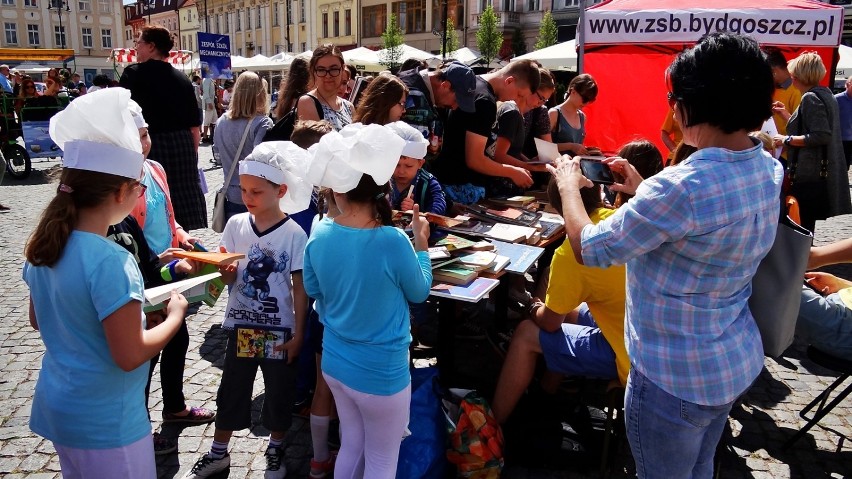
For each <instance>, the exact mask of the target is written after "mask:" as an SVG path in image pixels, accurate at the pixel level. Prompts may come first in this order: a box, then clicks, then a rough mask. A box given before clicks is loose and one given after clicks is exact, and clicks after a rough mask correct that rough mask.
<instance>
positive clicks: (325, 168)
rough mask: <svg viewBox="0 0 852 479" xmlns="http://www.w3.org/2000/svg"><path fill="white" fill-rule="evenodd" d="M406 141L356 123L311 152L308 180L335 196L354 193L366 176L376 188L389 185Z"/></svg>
mask: <svg viewBox="0 0 852 479" xmlns="http://www.w3.org/2000/svg"><path fill="white" fill-rule="evenodd" d="M404 147H405V140H403V139H402V138H400V137H399V136H398V135H397V134H396V133H394V132H393V131H392V130H391V129H390V128H386V127H384V126H381V125H377V124H372V125H367V126H364V125H363V124H361V123H353V124H351V125H347V126H345V127H343V129H342V130H340V132H334V131H333V132H330V133H328V134H326V135H324V136H323V137H322V138H321V139H320V141H319V143H317V144H316V145H314V146H312V147H311V148H310V150H309V151H310V152H311V163H310V166H308V174H307V180H308V181H309V182H310V183H312V184H314V185H317V186H324V187H327V188H331V189H332V190H333V191H335V192H336V193H346V192H348V191H351V190H352V189H354V188H355V187H356V186H358V182H359V181H360V180H361V176H362V175H364V174H367V175H370V176H371V177H372V178H373V181H375V182H376V184H377V185H383V184H385V183H387V182H388V181H389V180H390V178H391V176H392V175H393V170H394V169H396V164H397V163H398V162H399V156H400V154H401V153H402V149H403V148H404Z"/></svg>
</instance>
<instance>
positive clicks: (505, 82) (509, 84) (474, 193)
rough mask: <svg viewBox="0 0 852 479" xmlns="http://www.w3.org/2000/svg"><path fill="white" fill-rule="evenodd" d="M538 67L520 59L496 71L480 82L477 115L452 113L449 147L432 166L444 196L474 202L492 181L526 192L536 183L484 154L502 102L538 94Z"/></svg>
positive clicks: (447, 127)
mask: <svg viewBox="0 0 852 479" xmlns="http://www.w3.org/2000/svg"><path fill="white" fill-rule="evenodd" d="M540 80H541V77H540V75H539V71H538V65H537V64H536V63H534V62H532V61H530V60H518V61H516V62H512V63H510V64H509V65H506V66H505V67H503V68H502V69H500V70H499V71H497V72H494V73H486V74H485V75H480V76H478V77H477V78H476V88H475V89H474V98H475V101H474V106H475V112H474V113H466V112H464V111H462V110H461V109H456V110H453V111H451V112H450V114H449V116H448V118H447V122H446V124H445V129H444V145H443V148H442V149H441V154H440V155H439V156H438V158H437V159H436V161H435V162H434V164H433V167H432V173H433V174H434V175H435V176H436V177H437V178H438V180H439V181H440V182H441V185H442V186H443V187H444V192H445V193H447V196H449V197H450V199H452V200H453V201H456V202H459V203H465V204H470V203H474V202H476V201H478V200H479V199H481V198H482V197H483V196H484V195H485V187H486V186H487V184H488V181H489V177H502V178H507V179H508V180H510V181H511V182H512V183H514V184H515V185H517V186H519V187H521V188H527V187H529V186H531V185H532V177H531V176H530V174H529V172H528V171H527V170H524V169H523V168H518V167H515V166H511V165H504V164H501V163H497V162H495V161H494V160H492V159H490V158H488V157H487V156H486V155H485V144H486V142H487V139H488V137H489V136H490V134H491V128H492V127H493V126H494V121H495V120H496V118H497V101H498V100H500V101H509V100H521V101H525V100H526V97H527V96H529V95H532V94H534V93H535V92H536V90H538V86H539V82H540Z"/></svg>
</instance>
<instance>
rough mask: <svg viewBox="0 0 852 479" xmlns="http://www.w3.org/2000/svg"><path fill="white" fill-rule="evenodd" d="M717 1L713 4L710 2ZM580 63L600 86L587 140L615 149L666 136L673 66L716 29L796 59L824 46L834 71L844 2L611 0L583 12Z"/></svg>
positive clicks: (589, 109)
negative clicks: (680, 55) (663, 132)
mask: <svg viewBox="0 0 852 479" xmlns="http://www.w3.org/2000/svg"><path fill="white" fill-rule="evenodd" d="M710 5H712V6H710ZM580 30H581V31H580V34H579V36H580V46H579V68H580V70H581V71H582V72H583V73H589V74H591V75H592V76H593V77H594V78H595V81H596V82H597V84H598V89H599V93H598V97H597V101H595V102H594V103H592V104H590V105H587V106H586V107H584V111H585V112H586V113H587V122H586V130H587V135H586V142H585V143H586V144H587V145H591V146H597V147H600V148H601V149H602V150H603V151H604V152H607V153H614V152H615V151H616V150H617V149H618V148H619V147H621V146H622V145H623V144H625V143H627V142H629V141H631V140H634V139H636V138H645V139H648V140H650V141H652V142H654V143H655V144H656V145H657V147H658V148H659V149H660V151H661V152H662V153H663V156H664V157H665V156H666V155H667V154H668V150H667V149H666V148H665V146H664V145H663V143H662V140H661V139H660V127H661V125H662V124H663V120H664V118H665V115H666V112H667V110H668V104H667V102H666V91H667V87H666V84H665V80H664V77H665V70H666V68H668V66H669V64H670V63H671V61H672V60H673V59H674V57H675V55H677V53H678V52H680V51H681V50H682V49H683V48H686V47H689V46H692V45H693V44H695V43H696V42H697V41H698V40H699V39H700V38H701V37H702V36H704V35H706V34H707V33H712V32H716V31H722V30H724V31H730V32H739V33H743V34H747V35H750V36H752V37H754V38H755V39H756V40H757V41H758V42H759V43H760V44H761V46H772V47H777V48H779V49H781V51H782V52H783V53H784V56H785V57H786V58H787V59H788V60H789V59H791V58H794V57H796V56H798V55H799V54H800V53H801V52H803V51H808V50H813V51H816V52H817V53H818V54H819V55H820V56H821V57H822V59H823V62H824V63H825V65H826V68H827V69H828V71H829V74H828V75H826V78H824V79H823V81H822V82H821V84H823V85H826V86H828V85H829V84H830V82H831V81H832V77H833V73H834V71H833V68H832V67H833V66H834V65H835V64H836V62H837V59H838V53H837V46H838V45H839V44H840V36H841V33H842V30H843V7H840V6H835V5H829V4H826V3H821V2H817V1H814V0H784V1H783V2H779V1H777V0H714V1H713V2H712V3H710V2H707V1H706V0H608V1H605V2H603V3H600V4H598V5H595V6H592V7H590V8H588V9H586V10H585V12H583V17H582V22H581V28H580Z"/></svg>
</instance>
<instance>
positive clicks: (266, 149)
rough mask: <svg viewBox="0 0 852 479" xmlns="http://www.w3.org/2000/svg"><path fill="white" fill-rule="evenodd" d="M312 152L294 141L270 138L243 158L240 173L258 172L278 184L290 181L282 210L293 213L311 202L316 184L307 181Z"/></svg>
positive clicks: (282, 202)
mask: <svg viewBox="0 0 852 479" xmlns="http://www.w3.org/2000/svg"><path fill="white" fill-rule="evenodd" d="M308 163H310V154H309V153H308V152H307V151H306V150H303V149H302V148H299V147H298V146H296V144H295V143H293V142H291V141H268V142H264V143H261V144H259V145H257V146H256V147H255V148H254V150H252V152H251V154H250V155H248V156H247V157H246V159H245V160H242V161H240V175H251V176H257V177H260V178H264V179H266V180H269V181H271V182H273V183H275V184H277V185H287V193H285V194H284V197H283V198H281V201H280V203H279V204H280V206H281V211H284V212H285V213H288V214H292V213H298V212H300V211H304V210H306V209H307V208H308V206H310V204H311V193H312V192H313V187H312V186H311V184H310V183H308V182H307V181H305V173H306V171H307V168H308Z"/></svg>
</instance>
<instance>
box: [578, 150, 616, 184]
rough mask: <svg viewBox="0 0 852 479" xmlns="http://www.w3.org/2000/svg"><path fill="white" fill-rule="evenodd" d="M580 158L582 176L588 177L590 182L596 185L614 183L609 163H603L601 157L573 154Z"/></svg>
mask: <svg viewBox="0 0 852 479" xmlns="http://www.w3.org/2000/svg"><path fill="white" fill-rule="evenodd" d="M574 158H576V159H578V160H580V171H582V172H583V176H585V177H586V178H588V179H589V180H590V181H591V182H592V183H595V184H598V185H611V184H613V183H615V176H614V175H613V174H612V170H611V169H610V167H609V165H607V164H606V163H604V162H603V161H601V160H603V158H602V157H599V156H575V157H574Z"/></svg>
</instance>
